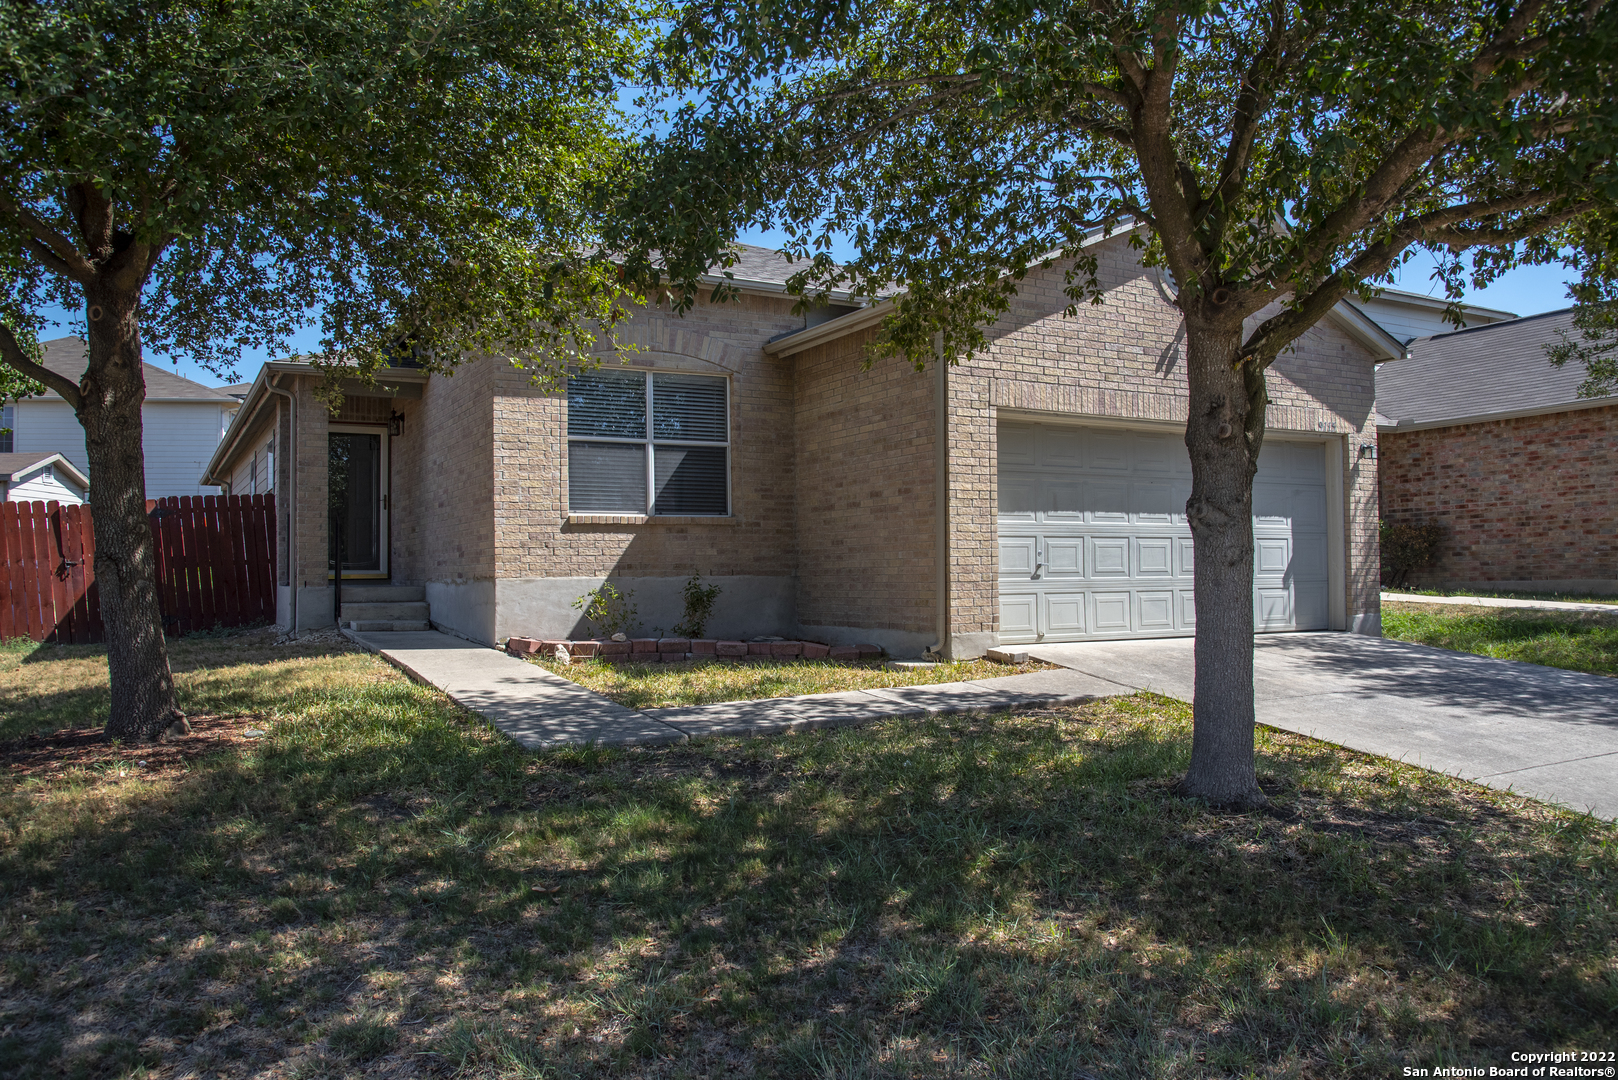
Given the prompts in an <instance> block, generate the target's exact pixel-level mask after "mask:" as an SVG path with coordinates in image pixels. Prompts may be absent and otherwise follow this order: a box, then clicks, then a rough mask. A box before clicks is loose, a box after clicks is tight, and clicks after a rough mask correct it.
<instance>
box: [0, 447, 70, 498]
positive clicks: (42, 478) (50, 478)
mask: <svg viewBox="0 0 1618 1080" xmlns="http://www.w3.org/2000/svg"><path fill="white" fill-rule="evenodd" d="M89 494H90V479H89V477H87V476H85V475H84V474H83V473H82V472H80V471H79V470H78V469H77V468H76V467H75V466H74V465H73V463H72V462H71V461H69V460H68V459H67V458H65V457H63V456H62V455H61V454H53V453H50V452H48V451H47V452H45V453H38V452H36V453H32V454H28V453H22V454H17V453H0V502H53V501H54V502H59V503H61V504H62V505H63V506H77V505H78V504H80V503H82V502H84V500H85V499H86V498H88V497H89Z"/></svg>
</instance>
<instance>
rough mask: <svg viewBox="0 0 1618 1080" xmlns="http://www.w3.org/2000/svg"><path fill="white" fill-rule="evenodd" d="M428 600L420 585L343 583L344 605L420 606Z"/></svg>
mask: <svg viewBox="0 0 1618 1080" xmlns="http://www.w3.org/2000/svg"><path fill="white" fill-rule="evenodd" d="M425 599H427V590H426V589H425V588H424V587H422V586H420V585H391V584H380V585H352V584H350V583H348V582H346V581H345V582H343V604H344V606H347V605H348V604H351V603H353V604H419V603H421V602H422V601H423V600H425Z"/></svg>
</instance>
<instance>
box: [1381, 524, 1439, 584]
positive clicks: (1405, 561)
mask: <svg viewBox="0 0 1618 1080" xmlns="http://www.w3.org/2000/svg"><path fill="white" fill-rule="evenodd" d="M1380 529H1381V535H1382V584H1384V585H1393V586H1398V585H1403V584H1404V583H1405V579H1406V578H1408V577H1409V576H1410V571H1412V570H1415V569H1417V568H1418V567H1422V566H1426V565H1427V564H1428V563H1430V562H1432V561H1433V556H1434V555H1435V554H1436V553H1437V551H1438V545H1439V542H1440V541H1442V540H1443V539H1444V526H1442V525H1440V524H1439V523H1438V522H1436V521H1428V522H1424V523H1422V524H1420V525H1410V524H1407V523H1404V522H1397V523H1395V522H1391V521H1384V522H1381V523H1380Z"/></svg>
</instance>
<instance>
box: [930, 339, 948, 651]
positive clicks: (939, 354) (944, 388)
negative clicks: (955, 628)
mask: <svg viewBox="0 0 1618 1080" xmlns="http://www.w3.org/2000/svg"><path fill="white" fill-rule="evenodd" d="M933 356H934V359H935V362H936V363H937V364H938V409H937V417H936V426H935V429H934V431H933V441H934V444H935V445H936V447H937V450H938V459H937V463H936V472H935V475H934V478H933V491H934V495H933V507H934V513H935V515H936V517H937V521H936V526H937V530H938V535H937V538H936V540H935V545H936V548H937V551H938V581H937V582H936V584H935V585H934V588H935V589H936V590H937V592H938V628H937V635H938V640H937V641H935V642H933V644H931V645H929V646H928V647H927V651H928V652H930V653H933V654H935V655H942V654H943V652H944V643H945V642H946V641H948V640H949V365H948V364H947V363H945V362H944V335H943V334H942V333H939V334H934V335H933Z"/></svg>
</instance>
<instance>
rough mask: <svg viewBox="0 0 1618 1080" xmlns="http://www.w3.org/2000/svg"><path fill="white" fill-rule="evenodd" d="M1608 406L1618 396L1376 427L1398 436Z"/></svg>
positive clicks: (1617, 398) (1404, 421) (1406, 421)
mask: <svg viewBox="0 0 1618 1080" xmlns="http://www.w3.org/2000/svg"><path fill="white" fill-rule="evenodd" d="M1606 405H1618V395H1615V396H1612V397H1599V398H1576V399H1575V400H1573V401H1568V402H1563V403H1562V404H1560V405H1539V406H1536V407H1535V408H1532V409H1507V410H1506V411H1504V412H1492V413H1479V414H1478V415H1476V416H1457V417H1454V418H1453V419H1448V420H1423V421H1421V422H1420V423H1414V422H1412V421H1409V420H1401V421H1399V422H1398V423H1392V422H1387V423H1381V422H1379V423H1378V424H1377V425H1376V430H1377V431H1378V432H1379V433H1382V432H1391V433H1393V434H1398V433H1399V432H1402V431H1429V430H1431V429H1433V428H1445V427H1465V426H1466V425H1468V424H1487V423H1489V422H1490V421H1491V420H1520V419H1522V418H1523V417H1525V416H1553V415H1555V414H1556V413H1564V412H1577V411H1579V410H1580V409H1599V408H1602V407H1603V406H1606Z"/></svg>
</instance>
